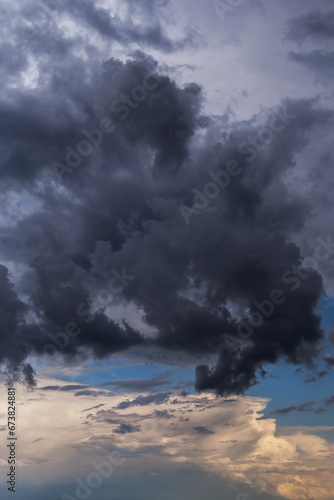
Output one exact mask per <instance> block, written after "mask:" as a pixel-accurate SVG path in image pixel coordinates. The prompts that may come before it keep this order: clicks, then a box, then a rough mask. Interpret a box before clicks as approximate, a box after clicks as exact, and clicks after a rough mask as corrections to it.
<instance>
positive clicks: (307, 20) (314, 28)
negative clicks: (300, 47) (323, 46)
mask: <svg viewBox="0 0 334 500" xmlns="http://www.w3.org/2000/svg"><path fill="white" fill-rule="evenodd" d="M287 38H288V39H290V40H294V41H296V42H303V41H304V40H305V39H306V38H313V39H327V38H334V12H333V11H331V12H324V11H321V10H319V9H315V10H312V11H311V12H309V13H308V14H305V15H303V16H300V17H295V18H294V19H292V20H291V23H290V28H289V31H288V34H287Z"/></svg>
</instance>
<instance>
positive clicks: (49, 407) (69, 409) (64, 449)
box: [0, 379, 334, 500]
mask: <svg viewBox="0 0 334 500" xmlns="http://www.w3.org/2000/svg"><path fill="white" fill-rule="evenodd" d="M37 382H38V384H37V389H35V390H34V397H35V398H36V397H40V398H41V400H40V402H38V403H36V401H34V402H31V401H29V399H30V398H31V391H30V390H26V389H23V388H22V390H20V400H21V402H22V403H23V404H22V406H21V407H20V484H21V487H22V488H23V487H24V488H33V487H34V484H35V483H36V484H37V483H38V486H39V488H41V487H44V485H47V484H52V483H53V481H56V483H57V485H58V487H59V485H61V490H62V491H60V495H61V494H62V493H63V494H65V493H67V494H68V495H72V496H75V488H76V486H77V484H78V483H77V482H76V480H75V478H80V479H81V480H82V481H85V479H86V477H88V475H89V474H90V473H92V472H94V471H95V472H96V467H95V466H94V464H101V463H102V462H103V463H105V462H106V461H107V460H108V457H109V455H110V454H111V453H115V452H116V451H117V453H118V455H117V457H118V459H117V464H118V465H117V466H116V465H115V466H114V471H113V474H112V476H111V477H110V479H104V480H103V482H104V486H105V487H107V486H110V485H111V484H112V485H115V484H117V483H118V481H122V480H123V479H125V478H127V479H128V480H129V478H131V480H136V479H137V478H138V477H141V476H142V474H147V473H148V472H154V473H155V474H158V476H159V475H160V474H162V475H164V474H165V473H166V471H169V472H170V474H172V476H169V478H174V477H175V478H176V477H178V476H180V475H181V477H183V474H184V472H183V470H184V466H186V467H185V470H187V469H188V470H191V471H192V474H194V471H195V470H197V471H198V472H197V474H201V471H203V472H204V473H208V472H209V473H210V476H211V477H212V480H214V481H216V480H220V481H229V482H232V483H234V484H238V485H239V486H238V488H239V491H241V492H242V491H245V490H246V488H248V487H250V488H251V491H253V493H254V494H255V493H256V492H258V493H259V492H262V495H263V498H266V499H272V498H273V497H274V498H275V496H276V497H277V496H279V497H283V498H289V499H290V498H291V499H293V500H304V499H305V498H307V497H309V498H318V499H321V500H330V498H331V495H332V491H333V478H332V473H331V470H332V456H333V453H334V449H333V444H331V443H330V442H328V441H327V440H326V438H325V437H319V435H318V433H322V434H324V435H325V434H326V431H328V430H330V429H332V428H330V429H329V428H328V429H327V428H324V427H319V428H314V429H313V430H312V429H306V428H304V429H302V428H296V427H290V428H284V429H280V431H279V433H277V428H276V425H275V421H274V420H273V419H270V418H269V419H268V418H263V414H262V411H263V410H264V409H265V407H266V404H267V402H268V400H266V399H264V398H251V397H237V398H233V399H224V398H217V397H215V396H214V395H212V394H202V395H189V394H188V395H185V396H180V395H175V394H171V395H170V396H169V398H167V399H165V401H164V403H162V404H161V402H159V404H158V405H157V404H156V403H154V402H152V403H151V404H150V405H149V406H148V405H145V406H140V405H139V406H136V407H122V404H121V403H122V402H123V401H127V400H131V399H132V398H133V394H131V393H129V394H118V395H116V396H115V397H114V398H113V399H112V400H110V398H109V397H108V395H107V393H108V391H103V392H104V393H105V395H103V394H102V395H101V396H100V399H99V401H100V403H99V404H100V405H101V404H103V405H104V408H105V409H102V410H101V409H100V408H92V406H93V404H94V402H95V399H94V398H93V397H91V396H89V395H88V396H86V397H83V398H76V399H74V400H73V397H72V395H71V392H70V391H66V390H65V391H55V392H52V391H44V390H40V389H39V387H47V386H60V387H62V386H64V387H65V386H66V382H62V381H60V380H55V379H43V380H39V379H38V380H37ZM1 396H3V394H1ZM147 396H148V397H149V396H150V395H147ZM175 399H177V401H178V404H177V405H176V404H175V403H174V401H175ZM226 403H229V404H226ZM86 408H91V409H90V413H89V414H87V413H84V414H83V412H82V410H84V409H86ZM189 410H192V411H191V412H190V411H189ZM170 411H172V415H173V417H174V418H172V419H166V418H165V415H162V414H161V412H170ZM51 414H52V415H61V416H62V418H61V419H56V420H55V419H53V420H50V418H49V415H51ZM260 417H262V418H260ZM37 418H38V421H39V422H40V424H39V426H38V427H36V426H35V425H34V422H36V419H37ZM85 424H86V425H85ZM87 424H89V425H87ZM28 430H29V432H28ZM194 434H196V439H194ZM32 442H34V444H33V445H32ZM114 456H115V458H116V455H114ZM40 457H43V460H42V461H39V462H38V463H39V472H40V474H39V475H38V477H37V476H36V475H35V474H32V471H35V470H36V463H37V462H36V460H39V459H40ZM51 462H52V467H50V463H51ZM174 466H175V467H177V473H176V472H175V470H176V469H175V468H173V467H174ZM0 469H1V470H2V469H4V470H6V463H4V461H1V462H0ZM144 471H146V472H144ZM174 474H176V475H175V476H174ZM195 476H196V474H195ZM145 477H146V476H145ZM184 480H185V481H186V476H185V477H184ZM110 481H111V482H110ZM221 484H223V483H221ZM104 486H103V485H102V486H101V490H103V488H104ZM113 487H114V486H113ZM123 487H124V485H123ZM57 491H58V489H57ZM103 491H104V490H103ZM246 491H248V490H246ZM266 495H268V496H266ZM271 495H273V497H272V496H271ZM234 497H235V493H234ZM52 498H53V497H52ZM140 498H141V497H140ZM231 498H232V497H231Z"/></svg>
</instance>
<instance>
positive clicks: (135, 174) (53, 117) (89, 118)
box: [0, 0, 334, 408]
mask: <svg viewBox="0 0 334 500" xmlns="http://www.w3.org/2000/svg"><path fill="white" fill-rule="evenodd" d="M131 5H133V6H134V3H132V2H131ZM154 5H155V4H154V3H153V2H144V3H143V6H144V7H145V9H146V10H147V12H150V9H153V8H155V7H154ZM138 8H139V7H138ZM64 15H65V14H64ZM66 15H67V16H71V15H72V16H75V19H76V22H77V23H78V26H82V25H85V26H86V25H89V27H90V29H92V30H93V32H94V33H95V31H96V33H99V34H100V35H103V36H104V37H109V38H110V39H114V40H123V41H124V40H128V39H129V40H131V41H133V40H135V39H137V40H142V39H143V43H142V44H141V45H143V46H144V47H145V46H159V48H160V49H161V50H162V51H163V50H165V51H166V50H172V49H173V50H174V49H175V46H169V45H168V43H167V41H166V39H165V38H164V36H163V35H162V32H161V30H160V28H159V27H155V26H153V28H152V30H151V31H150V30H149V31H145V30H141V29H140V28H139V27H138V26H137V27H136V29H134V28H133V27H132V25H131V23H126V25H122V24H121V23H120V22H119V20H118V19H112V18H111V16H110V15H109V14H108V13H106V12H105V11H104V10H103V9H102V8H97V7H96V5H95V4H94V3H92V2H88V1H84V2H82V3H81V2H80V7H79V2H78V1H74V0H73V2H71V4H70V5H69V8H68V10H67V13H66ZM81 23H83V24H81ZM50 29H51V28H50ZM53 30H54V31H52V32H51V31H50V33H49V35H48V36H47V34H46V32H45V30H44V31H43V30H40V31H39V32H38V35H36V37H35V38H33V40H32V41H31V43H30V44H29V45H28V46H27V51H26V53H24V54H23V55H22V57H21V56H17V61H16V64H14V63H13V61H12V60H10V58H9V57H8V58H7V59H5V61H4V62H5V64H4V66H5V72H4V74H6V75H8V74H9V75H12V76H13V75H14V76H17V75H19V74H20V71H22V68H23V67H25V64H27V59H25V58H27V57H28V54H29V53H31V54H35V55H36V54H37V56H36V57H37V59H38V62H39V64H40V67H41V69H42V70H43V72H42V75H43V77H42V76H41V78H40V81H39V82H38V83H39V84H38V85H37V86H36V87H31V88H27V87H24V86H22V87H9V88H8V89H7V91H6V93H3V94H2V95H1V98H0V117H1V124H7V128H6V127H5V125H4V126H3V130H4V134H3V136H2V143H1V145H2V148H3V149H2V151H3V154H2V155H1V158H0V171H1V181H0V182H1V189H2V190H3V191H4V192H5V191H6V192H8V193H9V194H11V195H12V194H15V196H16V197H19V198H22V197H23V196H24V195H25V194H26V193H28V194H29V202H28V204H27V209H26V212H24V211H22V216H21V218H18V219H15V221H12V220H10V222H7V219H4V222H2V223H1V224H2V225H1V227H0V232H1V233H2V234H6V235H7V237H6V238H3V239H2V240H1V245H2V246H1V255H2V258H3V259H4V261H5V262H11V263H14V264H17V265H18V266H21V267H20V269H22V271H21V273H20V276H19V278H17V279H16V285H15V286H16V288H15V289H14V287H13V281H15V279H14V277H13V279H10V276H9V274H8V269H7V267H6V266H2V267H1V268H0V294H1V298H2V304H3V305H2V306H1V307H2V309H1V320H2V332H1V338H0V343H1V345H0V347H1V351H0V352H1V354H0V362H4V363H7V365H8V369H9V372H10V373H11V374H12V375H13V376H16V377H20V376H24V377H25V379H26V380H27V381H28V382H30V383H32V381H33V372H32V368H31V367H30V365H29V364H27V361H26V360H27V357H28V356H29V355H37V356H41V355H45V356H51V357H53V356H55V355H57V354H59V355H61V356H63V358H64V359H65V361H67V362H68V363H73V362H79V361H80V360H82V359H83V358H88V357H93V358H95V359H105V358H108V357H109V356H110V355H112V354H115V353H123V354H124V353H126V352H127V350H128V349H129V348H134V347H136V346H145V345H146V344H147V345H148V344H149V345H152V346H154V347H155V348H159V349H161V350H162V351H169V352H171V353H173V352H178V353H179V354H180V353H181V354H184V355H196V356H199V355H200V356H211V357H213V356H214V355H216V354H218V355H219V359H218V361H217V364H216V365H215V366H208V365H207V364H204V363H203V364H201V365H199V366H198V367H197V370H196V389H198V390H215V391H216V392H217V393H219V394H230V393H242V392H244V391H245V390H246V389H248V388H249V387H250V386H252V385H253V384H255V383H256V382H257V378H258V376H262V375H263V374H264V373H265V372H264V368H263V367H264V366H265V365H267V364H269V363H276V362H278V361H280V360H285V361H288V362H290V363H293V364H295V365H304V366H306V367H307V368H314V366H315V364H316V362H317V360H318V359H319V358H320V353H321V342H322V340H323V336H324V333H323V331H322V328H321V318H320V317H319V316H318V315H317V314H316V307H317V305H318V302H319V300H320V298H321V296H322V294H323V287H322V278H321V275H320V274H319V273H318V272H316V271H314V272H312V273H310V272H307V273H306V271H305V269H304V268H303V263H302V257H303V255H302V253H301V249H300V248H299V247H298V245H297V244H296V243H293V237H294V235H295V234H296V233H298V232H299V231H301V230H302V229H303V227H304V226H305V224H306V222H307V220H308V217H309V216H310V213H311V212H312V208H313V205H314V200H313V199H305V198H304V196H303V195H302V194H301V195H298V194H297V192H296V190H294V189H292V187H291V185H290V183H289V182H288V179H290V178H291V177H293V176H294V175H295V172H296V168H297V166H298V165H297V166H296V163H297V160H296V158H298V155H300V154H302V153H303V151H304V150H305V148H306V147H308V146H310V145H312V144H313V141H314V140H315V139H314V137H315V138H318V137H319V136H321V134H323V133H324V131H327V130H328V128H330V127H331V126H332V125H333V121H334V116H333V112H332V111H331V110H330V109H326V108H325V107H324V106H323V105H322V104H321V103H320V102H319V100H318V99H306V98H305V99H285V100H284V101H283V102H280V103H277V108H275V109H268V110H267V118H266V119H264V118H263V116H261V117H260V116H254V117H253V118H252V119H249V120H248V121H242V122H231V121H229V120H230V117H229V116H228V114H226V115H224V116H223V117H217V116H210V117H208V116H206V115H205V114H204V113H203V111H202V106H203V100H204V97H203V94H204V93H203V89H202V88H201V87H200V85H198V84H197V83H196V82H190V83H188V84H185V85H182V86H180V85H178V84H177V83H176V82H175V81H174V80H173V79H172V78H171V77H170V76H169V75H168V74H166V72H167V70H166V68H164V70H163V69H162V67H161V66H159V64H158V63H157V61H155V60H154V59H153V58H152V57H151V56H150V55H148V54H146V53H144V52H143V51H139V50H132V45H131V50H129V58H128V59H127V60H126V61H121V60H119V59H117V58H115V57H111V56H112V51H111V50H110V51H108V57H106V58H105V60H104V63H103V64H100V59H99V58H96V57H92V54H95V52H94V50H95V49H94V50H93V48H92V46H90V45H89V42H88V41H87V40H85V39H84V38H82V36H81V35H80V34H79V33H78V35H77V38H76V37H72V38H71V39H70V40H67V38H66V36H65V35H64V33H63V32H62V31H61V29H60V28H59V27H58V28H57V26H55V27H54V28H53ZM136 37H137V38H136ZM141 37H142V38H141ZM144 39H145V40H144ZM44 41H45V43H42V42H44ZM144 41H145V43H144ZM10 43H11V44H13V43H14V42H10ZM173 43H174V42H173ZM154 44H156V45H154ZM79 49H80V50H84V49H85V50H86V55H87V56H89V57H87V59H84V58H80V57H79V56H78V52H79ZM51 62H52V64H51ZM144 82H146V87H147V84H148V89H146V90H145V87H144V86H143V85H144ZM131 96H132V97H131ZM134 96H135V97H136V98H135V97H134ZM260 118H261V119H262V122H261V124H260ZM106 120H110V121H111V125H110V123H109V125H108V127H107V128H108V131H107V132H104V133H103V134H102V132H101V131H99V130H98V129H99V127H100V126H101V123H105V121H106ZM264 127H265V128H264ZM222 129H224V130H229V132H228V133H227V132H226V133H224V134H223V135H222V133H221V130H222ZM92 130H93V133H92ZM273 130H274V132H273ZM268 134H269V136H268ZM101 137H102V139H101ZM268 137H269V138H270V140H269V141H268ZM88 138H89V140H90V142H89V141H88ZM82 141H86V143H82ZM87 141H88V142H87ZM96 143H99V144H96ZM87 144H88V146H87ZM87 148H88V149H87ZM87 150H88V151H89V150H91V152H90V153H89V154H86V153H87ZM79 151H80V152H81V154H82V156H80V155H79ZM231 160H235V161H236V162H237V165H234V167H236V166H237V168H238V169H239V173H238V175H235V176H232V178H231V179H230V183H229V185H228V186H226V187H221V185H222V183H223V181H222V179H223V176H224V175H225V177H226V168H227V165H229V167H228V168H230V167H231V164H230V163H228V162H230V161H231ZM55 162H58V165H60V164H61V165H63V175H60V177H61V178H60V179H59V176H57V175H56V172H55V170H54V169H53V167H54V165H55ZM223 172H225V174H224V173H223ZM213 178H214V179H216V184H214V186H213V189H214V190H217V189H218V188H220V189H218V191H219V195H217V196H214V197H213V196H211V195H210V189H209V198H210V199H209V200H208V201H209V202H208V204H207V206H206V207H205V209H204V206H203V205H205V204H206V202H205V200H204V201H203V191H204V190H205V189H206V186H207V184H208V183H209V182H211V193H212V182H213ZM324 182H327V180H324ZM194 189H195V192H194V191H193V190H194ZM196 190H197V191H196ZM195 193H196V196H195ZM196 207H197V208H196ZM4 208H5V212H6V210H7V212H8V211H9V208H8V207H7V206H6V205H5V206H4ZM182 211H183V212H182ZM7 212H6V214H7ZM184 213H187V214H188V220H186V219H187V217H186V218H185V217H184ZM189 214H190V215H189ZM7 215H8V214H7ZM1 220H3V219H1ZM326 236H327V235H326ZM324 237H325V236H324ZM115 271H117V273H118V276H121V279H123V278H122V275H123V273H125V276H130V278H129V279H128V281H126V282H124V279H123V284H122V287H121V288H119V282H118V285H117V286H118V288H117V293H116V292H114V293H113V294H111V293H110V292H108V287H109V290H110V283H111V284H112V286H113V290H115V281H113V280H114V279H115V274H114V273H115ZM286 273H288V275H286ZM301 274H302V275H303V276H305V277H304V278H301V277H300V275H301ZM282 276H286V279H285V281H284V280H283V281H282ZM101 290H104V294H105V291H106V290H107V294H108V293H109V295H112V301H113V302H112V307H110V308H106V307H104V305H103V304H102V305H101V303H100V304H98V305H97V306H96V305H95V306H94V299H95V298H96V297H97V296H99V295H100V296H101ZM273 290H282V293H283V294H284V297H285V301H284V303H282V304H281V305H279V306H277V307H275V308H274V310H273V311H272V314H270V315H267V314H264V315H263V321H262V324H261V325H260V326H258V327H257V328H255V329H254V332H253V333H252V335H251V336H249V337H248V338H247V340H245V341H242V342H239V343H238V342H237V343H236V344H235V345H233V346H231V345H230V344H229V343H226V342H225V340H224V338H223V334H224V333H226V332H228V333H229V334H230V335H232V336H234V337H235V338H236V337H237V334H238V331H239V330H240V328H241V327H242V325H243V324H244V322H245V321H248V320H249V319H250V316H251V315H250V311H252V310H253V309H254V302H255V301H257V303H260V304H262V303H263V301H268V299H269V298H270V297H271V293H272V292H273ZM102 295H103V294H102ZM196 297H197V298H196ZM95 304H96V302H95ZM231 304H232V306H231ZM117 306H128V307H129V310H130V311H141V313H142V316H143V322H144V325H145V324H146V325H147V330H146V328H145V326H138V323H136V322H134V323H131V321H130V319H129V320H128V322H126V321H123V322H121V321H118V320H116V313H115V310H116V309H117ZM235 311H237V313H235ZM129 316H131V315H129ZM148 331H151V332H152V331H153V332H155V333H154V335H153V334H152V335H151V337H150V338H149V337H148ZM46 347H47V348H46ZM139 382H140V383H139V386H140V385H141V388H143V383H144V382H143V381H139ZM156 382H158V383H159V384H160V385H162V384H164V383H165V381H164V380H158V381H155V383H156ZM130 383H131V384H132V389H133V388H134V385H133V381H130V382H127V383H125V382H122V383H120V382H118V385H117V386H118V388H121V387H122V386H123V388H129V387H130V386H129V384H130ZM126 384H128V385H127V386H126ZM149 384H151V385H150V387H152V381H151V382H149ZM137 386H138V384H137ZM139 386H138V387H139ZM50 390H51V389H50ZM62 390H63V389H62ZM86 394H93V395H96V396H97V395H98V394H99V391H95V392H94V393H92V392H91V390H90V389H83V390H82V389H81V390H80V391H79V392H76V396H79V395H86ZM168 396H169V393H167V392H166V393H158V394H153V395H151V396H145V397H141V396H139V397H138V398H136V399H134V400H133V401H131V402H130V401H129V402H125V403H122V404H123V406H122V407H123V408H127V407H129V406H135V405H146V404H150V402H153V401H154V402H164V401H165V400H166V399H167V398H168ZM159 398H160V399H159Z"/></svg>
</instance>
